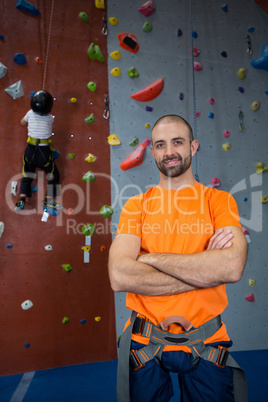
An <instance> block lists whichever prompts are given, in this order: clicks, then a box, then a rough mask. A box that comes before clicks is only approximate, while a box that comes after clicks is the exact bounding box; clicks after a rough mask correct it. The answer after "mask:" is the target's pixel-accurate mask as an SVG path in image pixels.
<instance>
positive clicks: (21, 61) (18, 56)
mask: <svg viewBox="0 0 268 402" xmlns="http://www.w3.org/2000/svg"><path fill="white" fill-rule="evenodd" d="M13 60H14V61H15V63H17V64H19V65H20V66H23V65H24V64H27V60H26V57H25V56H24V54H23V53H17V54H15V56H14V57H13Z"/></svg>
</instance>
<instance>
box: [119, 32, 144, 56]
mask: <svg viewBox="0 0 268 402" xmlns="http://www.w3.org/2000/svg"><path fill="white" fill-rule="evenodd" d="M117 38H118V40H119V45H120V46H121V47H122V48H123V49H125V50H128V51H129V52H132V53H137V51H138V50H139V48H140V45H139V43H138V40H137V38H136V36H135V35H134V34H129V33H127V32H122V33H120V34H118V35H117Z"/></svg>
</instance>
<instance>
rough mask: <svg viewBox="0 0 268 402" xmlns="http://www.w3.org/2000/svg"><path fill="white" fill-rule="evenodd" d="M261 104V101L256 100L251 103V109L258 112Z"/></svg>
mask: <svg viewBox="0 0 268 402" xmlns="http://www.w3.org/2000/svg"><path fill="white" fill-rule="evenodd" d="M260 106H261V104H260V102H259V101H254V102H252V104H251V109H252V110H253V112H256V111H257V110H259V108H260Z"/></svg>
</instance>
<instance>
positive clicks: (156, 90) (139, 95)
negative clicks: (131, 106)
mask: <svg viewBox="0 0 268 402" xmlns="http://www.w3.org/2000/svg"><path fill="white" fill-rule="evenodd" d="M163 88H164V80H163V78H159V80H157V81H155V82H153V83H152V84H150V85H148V86H147V87H145V88H143V89H142V90H141V91H139V92H136V93H135V94H132V95H131V98H132V99H135V100H136V101H139V102H149V101H151V100H153V99H154V98H156V97H157V96H158V95H159V94H160V93H161V92H162V89H163Z"/></svg>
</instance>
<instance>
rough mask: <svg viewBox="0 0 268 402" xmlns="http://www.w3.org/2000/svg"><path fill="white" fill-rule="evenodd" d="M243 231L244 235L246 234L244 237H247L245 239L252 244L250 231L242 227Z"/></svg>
mask: <svg viewBox="0 0 268 402" xmlns="http://www.w3.org/2000/svg"><path fill="white" fill-rule="evenodd" d="M244 201H245V199H244ZM242 230H243V233H244V235H245V238H246V240H247V242H248V243H251V239H250V235H249V231H248V229H246V228H245V227H244V226H242Z"/></svg>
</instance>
